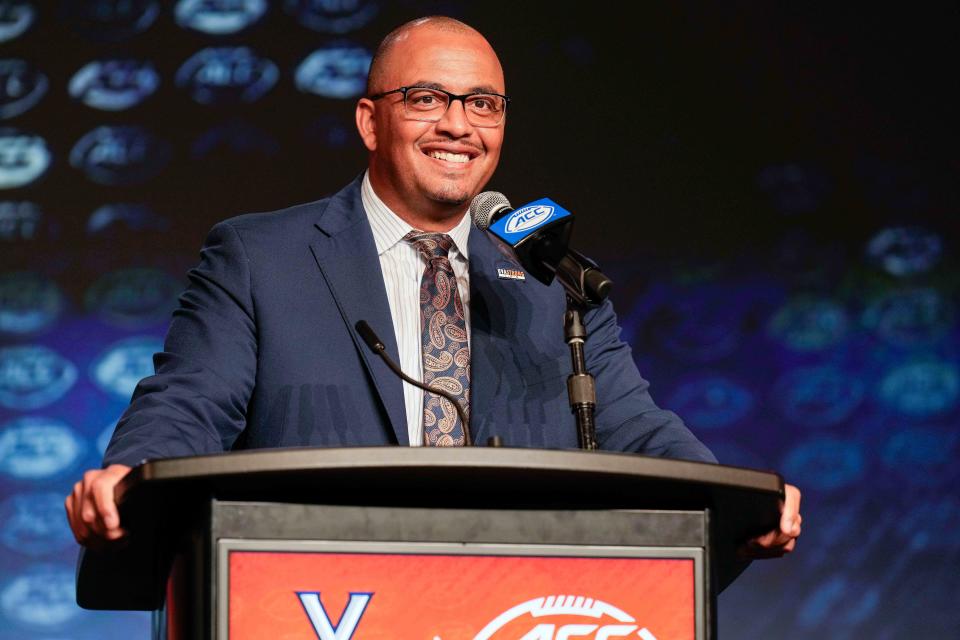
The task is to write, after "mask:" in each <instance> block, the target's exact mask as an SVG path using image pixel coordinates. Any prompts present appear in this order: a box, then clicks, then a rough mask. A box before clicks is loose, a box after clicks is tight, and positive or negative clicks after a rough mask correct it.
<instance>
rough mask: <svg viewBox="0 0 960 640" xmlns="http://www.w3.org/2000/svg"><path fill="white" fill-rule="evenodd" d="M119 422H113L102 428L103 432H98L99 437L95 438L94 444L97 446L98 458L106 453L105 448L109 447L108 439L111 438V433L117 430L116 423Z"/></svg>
mask: <svg viewBox="0 0 960 640" xmlns="http://www.w3.org/2000/svg"><path fill="white" fill-rule="evenodd" d="M118 422H120V421H119V420H114V421H113V422H111V423H110V424H108V425H107V426H106V427H104V428H103V431H101V432H100V435H98V436H97V440H96V442H95V444H96V446H97V451H98V452H99V453H100V457H101V458H102V457H103V455H104V454H105V453H106V452H107V447H108V446H109V445H110V439H111V438H112V437H113V432H114V431H116V430H117V423H118Z"/></svg>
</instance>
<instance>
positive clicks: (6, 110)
mask: <svg viewBox="0 0 960 640" xmlns="http://www.w3.org/2000/svg"><path fill="white" fill-rule="evenodd" d="M47 86H48V82H47V76H45V75H43V73H41V72H40V71H37V70H36V69H34V68H33V67H31V66H30V65H29V64H28V63H27V62H25V61H24V60H16V59H9V58H8V59H6V60H0V118H13V117H14V116H18V115H20V114H21V113H23V112H25V111H28V110H29V109H30V108H31V107H32V106H33V105H35V104H37V103H38V102H40V99H41V98H43V96H44V94H45V93H46V92H47Z"/></svg>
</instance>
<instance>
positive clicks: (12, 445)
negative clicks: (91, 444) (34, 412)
mask: <svg viewBox="0 0 960 640" xmlns="http://www.w3.org/2000/svg"><path fill="white" fill-rule="evenodd" d="M85 448H86V447H85V445H84V443H83V441H82V440H81V439H80V438H79V437H78V436H77V435H76V432H74V430H73V429H71V428H70V427H69V426H68V425H66V424H65V423H63V422H61V421H59V420H55V419H53V418H45V417H42V416H24V417H22V418H17V419H15V420H11V421H10V422H7V423H6V424H4V425H2V429H0V472H3V473H5V474H7V475H10V476H12V477H14V478H16V479H18V480H45V479H48V478H56V477H59V476H62V475H64V474H65V473H66V472H68V471H71V470H72V469H73V468H74V466H76V464H77V463H78V462H79V460H80V458H81V457H82V456H83V454H84V451H85Z"/></svg>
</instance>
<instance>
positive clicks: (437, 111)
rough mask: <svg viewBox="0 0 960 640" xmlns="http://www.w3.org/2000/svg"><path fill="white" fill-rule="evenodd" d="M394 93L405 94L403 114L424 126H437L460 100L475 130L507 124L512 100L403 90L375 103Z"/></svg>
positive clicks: (381, 95)
mask: <svg viewBox="0 0 960 640" xmlns="http://www.w3.org/2000/svg"><path fill="white" fill-rule="evenodd" d="M393 93H402V94H403V110H404V113H405V114H406V116H407V118H409V119H411V120H420V121H422V122H437V121H439V120H440V118H442V117H443V114H445V113H446V112H447V109H448V108H449V107H450V103H452V102H455V101H457V100H459V101H460V102H462V103H463V111H464V113H466V115H467V122H469V123H470V124H472V125H473V126H475V127H496V126H498V125H499V124H500V123H501V122H503V116H504V114H505V113H506V112H507V104H508V103H509V102H510V98H508V97H507V96H505V95H501V94H499V93H464V94H462V95H457V94H455V93H450V92H449V91H444V90H443V89H434V88H431V87H400V88H399V89H392V90H390V91H384V92H383V93H376V94H374V95H372V96H370V99H371V100H379V99H380V98H384V97H386V96H389V95H390V94H393Z"/></svg>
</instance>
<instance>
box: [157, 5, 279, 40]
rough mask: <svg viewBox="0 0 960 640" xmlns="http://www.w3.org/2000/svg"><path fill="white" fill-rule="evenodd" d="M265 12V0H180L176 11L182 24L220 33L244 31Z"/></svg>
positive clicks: (188, 27)
mask: <svg viewBox="0 0 960 640" xmlns="http://www.w3.org/2000/svg"><path fill="white" fill-rule="evenodd" d="M266 12H267V2H266V0H180V1H179V2H178V3H177V6H176V8H175V9H174V10H173V15H174V18H175V19H176V21H177V24H178V25H180V26H181V27H184V28H186V29H193V30H194V31H200V32H202V33H209V34H210V35H215V36H221V35H226V34H228V33H237V32H238V31H243V30H244V29H246V28H247V27H249V26H251V25H252V24H254V23H255V22H257V21H258V20H259V19H260V18H262V17H263V14H264V13H266Z"/></svg>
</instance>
